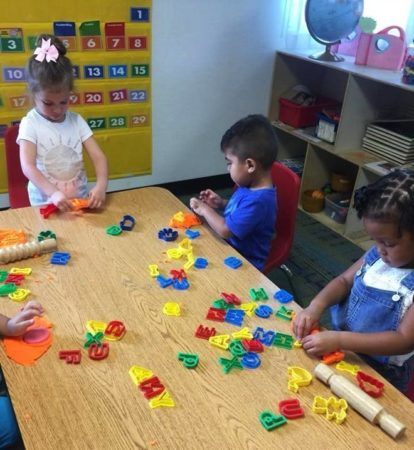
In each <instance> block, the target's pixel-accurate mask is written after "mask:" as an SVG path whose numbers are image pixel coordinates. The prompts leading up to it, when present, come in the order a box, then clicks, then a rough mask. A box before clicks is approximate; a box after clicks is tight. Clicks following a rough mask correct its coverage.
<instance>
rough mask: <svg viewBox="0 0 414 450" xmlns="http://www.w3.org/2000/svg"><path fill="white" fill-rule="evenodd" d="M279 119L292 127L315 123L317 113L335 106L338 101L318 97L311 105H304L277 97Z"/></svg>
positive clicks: (307, 125)
mask: <svg viewBox="0 0 414 450" xmlns="http://www.w3.org/2000/svg"><path fill="white" fill-rule="evenodd" d="M279 105H280V109H279V120H280V121H281V122H283V123H285V124H286V125H290V126H292V127H294V128H302V127H309V126H311V125H316V123H317V121H318V117H317V114H318V113H319V112H321V111H322V110H323V109H324V108H332V107H333V106H337V105H338V102H337V101H335V100H332V99H330V98H326V97H318V98H317V99H316V102H315V103H314V104H313V105H309V106H304V105H298V104H297V103H293V102H291V101H290V100H287V99H286V98H279Z"/></svg>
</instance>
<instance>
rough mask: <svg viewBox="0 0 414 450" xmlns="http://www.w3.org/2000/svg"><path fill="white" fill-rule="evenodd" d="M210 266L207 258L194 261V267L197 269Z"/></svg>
mask: <svg viewBox="0 0 414 450" xmlns="http://www.w3.org/2000/svg"><path fill="white" fill-rule="evenodd" d="M207 266H208V261H207V259H206V258H197V259H196V260H195V261H194V267H195V268H196V269H205V268H206V267H207Z"/></svg>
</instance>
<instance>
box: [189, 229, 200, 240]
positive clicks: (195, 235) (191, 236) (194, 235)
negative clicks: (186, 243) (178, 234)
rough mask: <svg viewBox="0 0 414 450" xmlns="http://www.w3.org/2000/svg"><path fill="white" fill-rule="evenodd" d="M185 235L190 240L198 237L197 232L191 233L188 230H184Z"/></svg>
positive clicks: (198, 233)
mask: <svg viewBox="0 0 414 450" xmlns="http://www.w3.org/2000/svg"><path fill="white" fill-rule="evenodd" d="M185 234H186V235H187V236H188V237H189V238H190V239H191V240H192V239H195V238H198V237H199V236H200V232H199V231H192V230H190V229H188V230H185Z"/></svg>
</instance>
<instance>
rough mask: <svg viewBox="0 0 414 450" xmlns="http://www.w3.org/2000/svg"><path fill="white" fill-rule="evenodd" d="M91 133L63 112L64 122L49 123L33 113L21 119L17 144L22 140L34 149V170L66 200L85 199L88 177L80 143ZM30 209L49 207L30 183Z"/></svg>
mask: <svg viewBox="0 0 414 450" xmlns="http://www.w3.org/2000/svg"><path fill="white" fill-rule="evenodd" d="M92 134H93V133H92V130H91V129H90V127H89V125H88V124H87V123H86V121H85V120H84V119H83V118H82V117H81V116H80V115H79V114H76V113H73V112H70V111H67V112H66V115H65V119H64V120H63V122H51V121H50V120H47V119H45V118H44V117H43V116H41V115H40V114H39V113H38V112H37V111H36V110H35V109H32V110H31V111H29V113H28V114H27V115H26V116H25V117H23V119H22V121H21V123H20V128H19V135H18V137H17V143H18V144H20V140H22V139H24V140H27V141H30V142H32V143H33V144H35V145H36V148H37V155H36V167H37V168H38V169H39V170H40V171H41V172H42V174H43V175H44V176H45V177H46V178H47V179H48V180H49V181H50V182H51V183H52V184H54V185H55V186H56V189H58V190H59V191H61V192H63V193H64V194H65V195H66V196H67V197H68V198H82V197H86V196H87V177H86V173H85V169H84V165H83V146H82V144H83V142H84V141H86V139H88V138H89V137H91V136H92ZM28 192H29V199H30V203H31V204H32V205H43V204H45V203H50V201H49V198H48V196H47V195H45V194H44V193H43V192H41V191H40V190H39V189H38V188H37V187H36V186H35V185H34V184H33V183H31V182H30V181H29V185H28Z"/></svg>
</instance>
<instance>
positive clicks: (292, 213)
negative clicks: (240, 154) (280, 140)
mask: <svg viewBox="0 0 414 450" xmlns="http://www.w3.org/2000/svg"><path fill="white" fill-rule="evenodd" d="M271 174H272V181H273V184H274V186H275V187H276V191H277V203H278V214H277V219H276V236H275V238H274V239H273V241H272V245H271V248H270V254H269V257H268V259H267V261H266V265H265V268H264V271H263V272H264V273H265V274H268V273H269V272H270V271H271V270H272V269H274V268H280V269H281V270H283V272H284V273H285V274H286V276H287V279H288V282H289V286H290V288H291V291H292V294H293V296H294V298H295V300H296V301H297V302H298V303H299V301H298V297H297V295H296V292H295V288H294V285H293V280H292V278H293V274H292V272H291V270H290V269H289V268H288V267H287V266H286V264H285V262H286V260H287V259H288V257H289V253H290V250H291V248H292V244H293V237H294V234H295V224H296V213H297V210H298V202H299V191H300V178H299V176H298V175H297V174H296V173H295V172H293V171H292V170H290V169H289V168H288V167H286V166H285V165H283V164H282V163H280V162H274V163H273V166H272V172H271Z"/></svg>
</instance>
